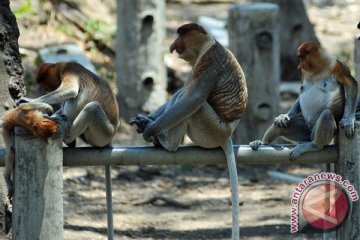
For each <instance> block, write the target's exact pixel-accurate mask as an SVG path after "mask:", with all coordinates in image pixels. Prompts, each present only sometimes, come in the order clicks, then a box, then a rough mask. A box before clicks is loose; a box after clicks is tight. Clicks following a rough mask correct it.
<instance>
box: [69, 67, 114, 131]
mask: <svg viewBox="0 0 360 240" xmlns="http://www.w3.org/2000/svg"><path fill="white" fill-rule="evenodd" d="M70 66H71V68H70V69H69V68H67V70H68V74H74V75H76V76H77V77H78V80H79V84H80V89H79V93H78V96H77V98H76V99H73V100H70V101H67V103H66V104H68V106H64V111H65V112H64V113H65V114H66V109H67V108H71V109H79V111H80V110H81V109H83V108H84V106H85V105H86V104H88V103H89V102H92V101H97V102H99V104H100V105H101V107H102V109H103V110H104V111H105V113H106V115H107V116H108V118H109V120H110V122H111V123H112V125H114V126H115V127H116V126H117V125H118V123H119V108H118V104H117V100H116V97H115V95H114V93H113V92H112V90H111V88H110V86H109V84H108V83H107V82H106V81H105V80H104V79H102V78H100V77H99V76H97V75H96V74H94V73H92V72H91V71H89V70H87V69H86V68H84V67H83V66H82V65H80V64H76V65H73V64H72V65H70ZM78 68H82V70H81V71H77V70H78ZM84 90H86V91H87V92H86V93H84V92H83V91H84ZM73 105H76V106H73ZM78 114H79V113H78V112H77V113H76V112H72V113H71V116H68V117H69V118H70V119H72V118H75V117H76V116H77V115H78ZM72 120H73V119H72Z"/></svg>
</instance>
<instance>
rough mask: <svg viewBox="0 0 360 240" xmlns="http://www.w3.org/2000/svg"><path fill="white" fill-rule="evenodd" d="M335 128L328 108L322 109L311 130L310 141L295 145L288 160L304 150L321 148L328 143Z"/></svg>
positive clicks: (296, 156) (293, 158) (309, 150)
mask: <svg viewBox="0 0 360 240" xmlns="http://www.w3.org/2000/svg"><path fill="white" fill-rule="evenodd" d="M336 130H337V126H336V122H335V119H334V116H333V114H332V113H331V111H330V110H324V111H323V112H322V113H321V115H320V117H319V118H318V120H317V121H316V123H315V126H314V128H313V129H312V132H311V140H312V141H311V142H305V143H301V144H299V145H297V146H296V147H295V148H294V149H293V150H292V152H291V153H290V160H295V159H296V158H298V157H299V156H300V155H302V154H303V153H305V152H311V151H317V150H320V149H323V148H324V147H325V146H326V145H327V144H329V143H330V142H331V140H332V138H333V137H334V135H335V132H336Z"/></svg>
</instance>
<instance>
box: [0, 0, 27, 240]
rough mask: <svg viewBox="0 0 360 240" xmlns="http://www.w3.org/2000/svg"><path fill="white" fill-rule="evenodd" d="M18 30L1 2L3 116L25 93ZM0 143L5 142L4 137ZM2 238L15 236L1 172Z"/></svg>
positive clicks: (7, 5)
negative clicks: (12, 231)
mask: <svg viewBox="0 0 360 240" xmlns="http://www.w3.org/2000/svg"><path fill="white" fill-rule="evenodd" d="M19 35H20V33H19V29H18V26H17V23H16V18H15V16H14V14H13V13H12V12H11V9H10V3H9V0H1V1H0V116H2V115H3V114H4V113H5V111H6V110H8V109H10V108H13V106H14V99H17V98H19V97H21V96H23V95H25V83H24V77H23V68H22V65H21V56H20V53H19V46H18V38H19ZM0 142H1V143H3V140H2V138H1V139H0ZM0 175H1V176H0V239H12V236H11V231H10V227H11V212H10V205H9V202H8V201H7V196H6V195H7V194H6V191H5V189H6V187H5V185H4V181H3V177H2V174H0Z"/></svg>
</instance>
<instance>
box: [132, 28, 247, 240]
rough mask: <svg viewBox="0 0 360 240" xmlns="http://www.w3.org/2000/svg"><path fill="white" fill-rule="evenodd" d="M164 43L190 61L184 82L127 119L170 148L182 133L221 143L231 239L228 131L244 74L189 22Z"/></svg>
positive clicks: (239, 110)
mask: <svg viewBox="0 0 360 240" xmlns="http://www.w3.org/2000/svg"><path fill="white" fill-rule="evenodd" d="M177 33H178V34H179V36H178V38H177V39H176V40H175V41H174V42H173V43H172V45H171V46H170V52H171V53H172V52H173V51H176V52H177V53H178V54H179V58H181V59H183V60H185V61H187V62H189V63H190V64H191V65H192V73H191V76H190V77H189V79H188V80H187V82H186V83H185V86H184V87H183V88H182V89H180V90H179V91H177V92H176V93H175V94H174V96H173V97H172V98H171V99H170V100H169V101H168V102H166V103H165V104H164V105H163V106H161V107H160V108H159V109H157V110H156V111H155V112H154V113H152V114H150V115H148V116H145V115H141V114H138V115H137V116H136V117H135V118H133V119H132V120H131V121H130V124H136V125H137V131H138V132H139V133H142V134H143V137H144V139H145V140H148V141H153V142H154V143H155V144H160V145H161V146H162V147H164V148H165V149H166V150H168V151H176V150H177V148H178V146H179V144H180V143H181V141H182V139H183V137H184V135H185V134H187V135H188V136H189V137H190V139H191V140H192V141H193V142H194V143H195V144H197V145H199V146H201V147H204V148H215V147H220V146H221V147H222V149H223V150H224V153H225V156H226V159H227V163H228V167H229V175H230V182H231V194H232V219H233V226H232V239H233V240H235V239H239V218H238V215H239V199H238V197H239V196H238V178H237V170H236V162H235V155H234V151H233V144H232V140H231V135H232V133H233V131H234V130H235V128H236V126H237V125H238V123H239V120H240V118H241V116H242V115H243V113H244V110H245V107H246V104H247V101H248V95H247V88H246V81H245V76H244V73H243V71H242V69H241V67H240V65H239V63H238V62H237V60H236V58H235V57H234V55H233V54H232V53H231V52H230V51H229V50H227V49H226V48H224V47H223V46H221V45H220V44H219V43H218V42H217V41H215V40H214V39H213V38H211V37H210V36H209V35H208V34H207V33H206V31H205V30H204V29H203V28H202V27H201V26H199V25H197V24H195V23H190V24H185V25H183V26H181V27H179V28H178V29H177Z"/></svg>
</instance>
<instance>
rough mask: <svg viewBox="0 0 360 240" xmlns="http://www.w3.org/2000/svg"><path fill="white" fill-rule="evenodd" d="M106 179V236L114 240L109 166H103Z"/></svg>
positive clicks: (109, 239)
mask: <svg viewBox="0 0 360 240" xmlns="http://www.w3.org/2000/svg"><path fill="white" fill-rule="evenodd" d="M105 179H106V217H107V234H108V240H114V220H113V207H112V187H111V185H112V183H111V166H110V165H106V166H105Z"/></svg>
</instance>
